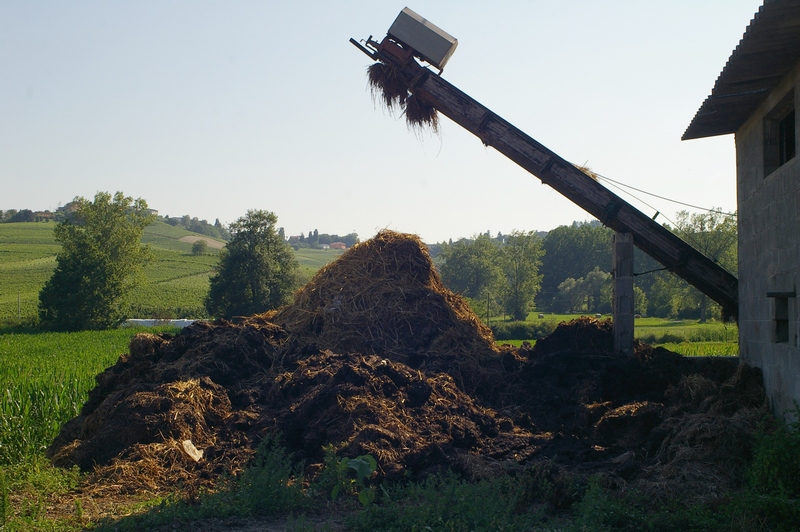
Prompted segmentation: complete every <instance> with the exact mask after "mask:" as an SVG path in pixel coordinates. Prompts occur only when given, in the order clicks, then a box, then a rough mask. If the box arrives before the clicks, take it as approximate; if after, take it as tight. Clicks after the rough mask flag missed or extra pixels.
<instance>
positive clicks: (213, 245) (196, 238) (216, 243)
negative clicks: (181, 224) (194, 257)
mask: <svg viewBox="0 0 800 532" xmlns="http://www.w3.org/2000/svg"><path fill="white" fill-rule="evenodd" d="M199 240H205V241H206V244H208V247H210V248H214V249H222V248H224V247H225V242H221V241H219V240H214V239H213V238H211V237H206V236H194V235H186V236H182V237H180V238H179V239H178V241H180V242H189V243H190V244H194V243H195V242H197V241H199Z"/></svg>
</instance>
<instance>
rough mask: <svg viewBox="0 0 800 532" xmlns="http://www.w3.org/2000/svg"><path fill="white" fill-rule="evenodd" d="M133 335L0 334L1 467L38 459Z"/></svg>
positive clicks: (125, 331) (132, 331)
mask: <svg viewBox="0 0 800 532" xmlns="http://www.w3.org/2000/svg"><path fill="white" fill-rule="evenodd" d="M137 332H139V329H119V330H112V331H103V332H96V331H95V332H79V333H41V334H17V333H8V334H2V335H0V467H3V466H8V465H13V464H15V463H19V462H20V461H23V460H25V459H28V458H30V457H31V456H33V455H35V454H39V455H41V453H42V451H43V450H44V448H45V447H47V445H49V444H50V442H51V441H52V440H53V438H54V437H55V436H56V434H57V433H58V430H59V428H60V427H61V425H62V424H63V423H65V422H66V421H68V420H70V419H71V418H73V417H75V416H76V415H77V414H78V413H79V411H80V408H81V406H82V405H83V403H84V402H85V401H86V398H87V394H88V391H89V390H90V389H91V388H92V387H93V386H94V385H95V380H94V377H95V375H97V374H98V373H100V372H101V371H102V370H103V369H105V368H106V367H108V366H110V365H111V364H113V363H114V362H115V361H116V360H117V358H118V357H119V355H120V354H121V353H123V352H125V351H126V350H127V345H128V342H129V341H130V339H131V338H132V337H133V335H135V334H136V333H137Z"/></svg>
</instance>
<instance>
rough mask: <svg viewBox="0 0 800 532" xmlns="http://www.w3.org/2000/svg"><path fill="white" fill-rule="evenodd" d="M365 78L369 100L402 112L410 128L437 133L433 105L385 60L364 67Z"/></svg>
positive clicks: (437, 115)
mask: <svg viewBox="0 0 800 532" xmlns="http://www.w3.org/2000/svg"><path fill="white" fill-rule="evenodd" d="M367 79H368V80H369V87H370V92H371V93H372V99H373V100H374V101H376V102H378V101H380V103H381V105H383V107H385V108H386V109H387V110H388V111H389V112H395V111H399V112H400V113H401V114H404V115H405V117H406V124H408V127H409V128H411V129H412V130H418V131H421V130H425V129H430V130H431V131H433V132H434V133H438V132H439V114H438V113H437V112H436V108H435V107H434V106H433V105H431V104H429V103H428V102H426V101H425V100H424V99H422V98H420V97H419V95H418V94H416V92H415V91H414V90H413V89H411V88H409V84H408V83H407V81H406V80H405V79H404V77H403V75H402V73H401V72H400V71H398V70H397V69H396V68H394V67H392V66H390V65H387V64H385V63H380V62H379V63H375V64H373V65H370V66H369V67H368V68H367Z"/></svg>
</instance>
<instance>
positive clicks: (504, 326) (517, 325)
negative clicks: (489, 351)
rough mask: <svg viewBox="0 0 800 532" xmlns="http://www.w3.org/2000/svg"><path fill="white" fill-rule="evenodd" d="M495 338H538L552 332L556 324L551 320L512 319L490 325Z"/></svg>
mask: <svg viewBox="0 0 800 532" xmlns="http://www.w3.org/2000/svg"><path fill="white" fill-rule="evenodd" d="M490 328H491V329H492V334H494V338H495V340H538V339H540V338H544V337H545V336H547V335H548V334H550V333H552V332H553V331H554V330H555V328H556V324H555V323H553V322H550V321H536V322H531V321H510V322H506V323H493V324H491V325H490Z"/></svg>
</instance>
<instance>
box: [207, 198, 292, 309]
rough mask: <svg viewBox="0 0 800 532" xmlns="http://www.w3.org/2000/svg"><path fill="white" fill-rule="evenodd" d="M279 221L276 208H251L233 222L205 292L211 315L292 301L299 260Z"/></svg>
mask: <svg viewBox="0 0 800 532" xmlns="http://www.w3.org/2000/svg"><path fill="white" fill-rule="evenodd" d="M277 221H278V217H277V216H276V215H275V214H274V213H271V212H268V211H262V210H249V211H247V214H246V215H245V216H243V217H241V218H239V219H238V220H236V221H235V222H234V223H232V224H231V225H230V228H229V229H230V232H231V240H230V242H228V245H227V246H225V249H223V250H222V252H221V253H220V257H219V263H218V265H217V271H216V273H215V274H214V275H213V276H212V277H211V288H210V290H209V292H208V297H207V298H206V309H207V310H208V312H209V313H210V314H211V315H212V316H217V317H226V318H230V317H232V316H249V315H252V314H257V313H260V312H266V311H267V310H270V309H274V308H277V307H279V306H281V305H283V304H284V303H287V302H288V300H289V298H290V296H291V294H292V292H293V291H294V289H295V287H296V285H297V272H298V264H297V261H296V260H295V258H294V253H293V251H292V248H291V247H290V246H289V245H288V244H286V243H285V242H284V241H283V240H282V239H281V237H280V235H279V234H278V231H277V229H276V228H275V224H276V223H277Z"/></svg>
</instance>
